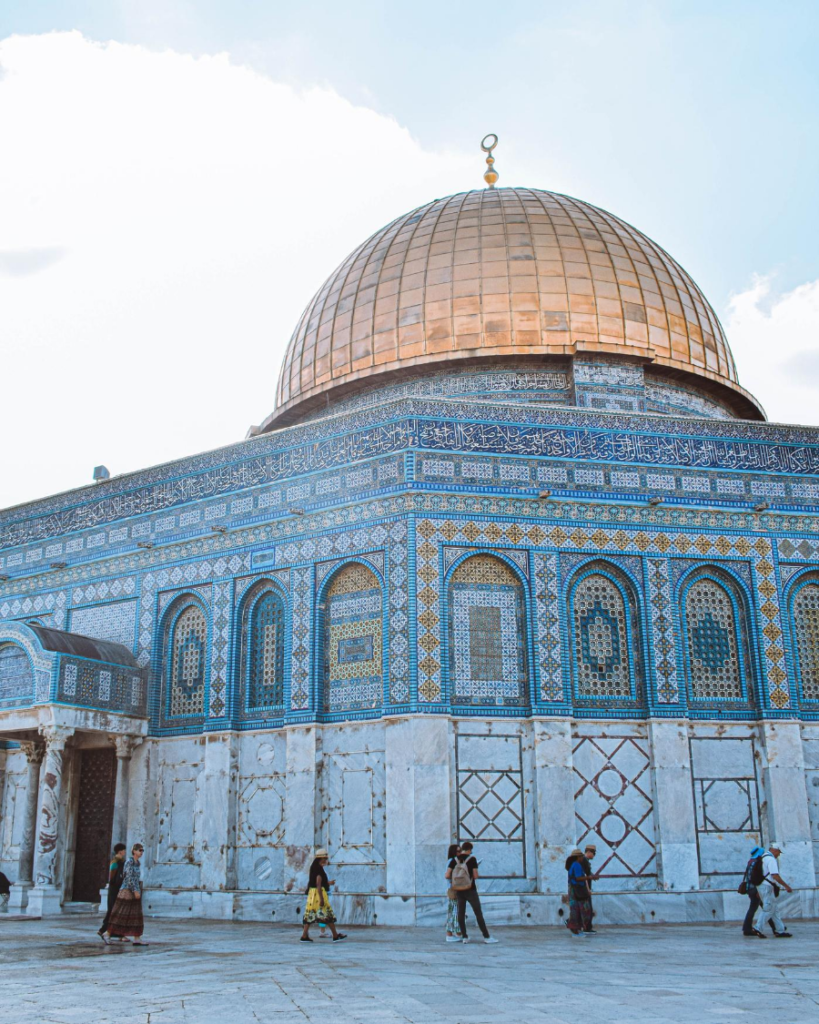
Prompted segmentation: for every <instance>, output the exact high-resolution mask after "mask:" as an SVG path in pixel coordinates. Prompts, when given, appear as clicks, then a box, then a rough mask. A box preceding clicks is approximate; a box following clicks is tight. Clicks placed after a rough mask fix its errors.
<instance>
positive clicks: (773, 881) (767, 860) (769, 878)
mask: <svg viewBox="0 0 819 1024" xmlns="http://www.w3.org/2000/svg"><path fill="white" fill-rule="evenodd" d="M781 853H782V844H781V843H779V842H775V841H774V842H771V843H769V844H768V849H767V850H763V851H762V856H761V857H760V858H759V860H760V861H761V870H762V881H761V882H760V883H759V885H758V886H757V890H758V891H759V898H760V900H761V901H762V905H761V906H760V908H759V909H758V910H757V912H756V919H755V920H754V928H755V929H756V931H757V932H761V931H762V929H763V928H764V927H765V922H766V921H770V924H771V929H772V930H773V933H774V935H775V936H776V938H777V939H790V938H792V937H793V936H792V935H791V933H790V932H789V931H788V929H787V928H786V927H785V925H784V923H783V921H782V918H781V917H780V916H779V912H778V911H777V909H776V899H777V896H779V890H780V888H782V889H784V890H785V891H786V892H793V889H792V888H791V887H790V886H789V885H788V883H787V882H786V881H785V880H784V879H783V878H782V876H781V875H780V874H779V865H778V863H777V861H778V860H779V855H780V854H781Z"/></svg>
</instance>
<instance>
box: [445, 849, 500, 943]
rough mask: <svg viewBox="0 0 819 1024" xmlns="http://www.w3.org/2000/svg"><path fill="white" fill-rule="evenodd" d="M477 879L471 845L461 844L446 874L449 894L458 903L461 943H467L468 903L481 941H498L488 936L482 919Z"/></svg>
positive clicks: (476, 866) (475, 861) (476, 867)
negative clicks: (481, 936) (451, 894)
mask: <svg viewBox="0 0 819 1024" xmlns="http://www.w3.org/2000/svg"><path fill="white" fill-rule="evenodd" d="M477 877H478V862H477V860H476V859H475V858H474V857H473V856H472V843H461V852H460V853H459V854H458V855H457V857H453V858H452V860H451V861H450V862H449V867H448V868H447V872H446V878H447V881H448V882H449V885H450V892H451V893H454V898H455V899H456V900H457V901H458V928H459V929H460V932H461V936H462V939H461V941H462V942H469V936H468V935H467V934H466V905H467V903H468V904H469V905H470V907H472V913H473V914H474V915H475V920H476V921H477V922H478V927H479V928H480V930H481V934H482V935H483V941H484V942H486V943H491V942H497V941H498V940H497V939H495V938H493V937H492V936H491V935H490V934H489V929H488V928H487V927H486V922H485V921H484V919H483V911H482V910H481V901H480V897H479V896H478V890H477V887H476V886H475V879H476V878H477ZM450 898H451V897H450Z"/></svg>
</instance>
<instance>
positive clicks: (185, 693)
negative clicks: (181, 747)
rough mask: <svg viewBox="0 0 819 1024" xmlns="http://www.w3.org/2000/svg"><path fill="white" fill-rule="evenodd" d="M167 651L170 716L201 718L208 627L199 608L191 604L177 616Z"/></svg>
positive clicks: (203, 700)
mask: <svg viewBox="0 0 819 1024" xmlns="http://www.w3.org/2000/svg"><path fill="white" fill-rule="evenodd" d="M168 651H169V659H170V665H169V666H168V670H169V671H168V677H169V682H170V694H169V701H168V711H169V715H170V716H171V717H176V716H179V715H201V714H202V713H203V711H204V708H205V673H206V666H207V652H208V623H207V620H206V619H205V614H204V612H203V611H202V609H201V608H200V607H199V605H198V604H189V605H188V606H187V607H185V608H184V610H183V611H182V612H181V613H179V614H178V615H177V616H176V618H175V621H174V623H173V626H172V631H171V641H170V644H169V645H168Z"/></svg>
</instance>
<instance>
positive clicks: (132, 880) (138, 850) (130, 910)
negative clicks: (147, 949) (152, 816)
mask: <svg viewBox="0 0 819 1024" xmlns="http://www.w3.org/2000/svg"><path fill="white" fill-rule="evenodd" d="M143 852H144V851H143V848H142V846H141V845H140V844H139V843H136V844H135V846H134V847H133V848H132V849H131V856H130V857H129V858H128V860H126V861H125V868H124V870H123V872H122V885H121V886H120V889H119V893H118V894H117V901H116V903H115V904H114V909H113V910H112V911H111V920H110V921H109V923H108V934H109V935H110V936H111V938H123V939H132V940H133V944H134V945H135V946H147V945H148V943H147V942H143V941H142V932H143V930H144V928H145V924H144V921H143V918H142V879H141V878H140V876H139V875H140V872H139V862H140V860H141V859H142V854H143Z"/></svg>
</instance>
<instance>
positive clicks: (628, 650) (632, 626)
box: [570, 567, 642, 700]
mask: <svg viewBox="0 0 819 1024" xmlns="http://www.w3.org/2000/svg"><path fill="white" fill-rule="evenodd" d="M631 589H632V588H631V586H630V585H629V584H628V583H627V582H626V581H625V579H623V578H621V574H620V573H619V572H618V571H616V570H614V569H609V568H608V567H607V568H606V571H599V570H597V568H596V567H595V568H592V569H590V570H587V571H586V573H585V574H584V575H582V576H581V577H580V579H579V581H578V582H577V583H576V584H575V586H574V587H573V589H572V591H571V601H570V603H571V623H572V648H573V650H572V653H573V663H574V671H575V686H576V694H577V697H578V698H579V699H581V700H583V699H588V700H605V699H607V698H615V699H628V698H634V697H638V696H640V694H639V692H638V691H639V689H640V687H639V686H638V683H639V682H640V680H641V671H640V666H641V663H642V659H641V649H640V630H639V626H638V618H637V604H636V600H635V599H634V596H633V594H632V593H631Z"/></svg>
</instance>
